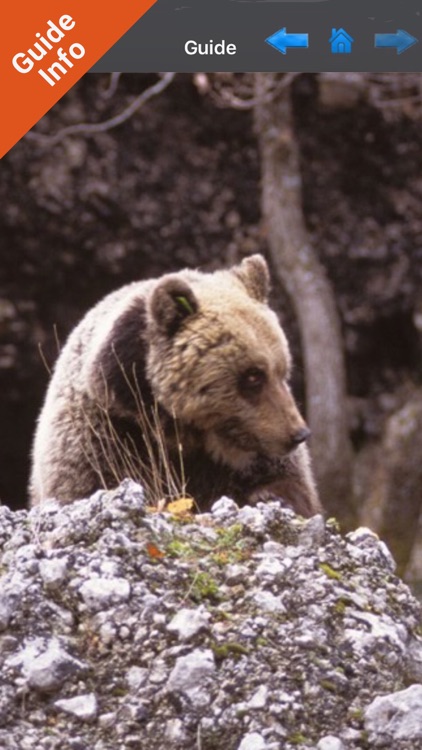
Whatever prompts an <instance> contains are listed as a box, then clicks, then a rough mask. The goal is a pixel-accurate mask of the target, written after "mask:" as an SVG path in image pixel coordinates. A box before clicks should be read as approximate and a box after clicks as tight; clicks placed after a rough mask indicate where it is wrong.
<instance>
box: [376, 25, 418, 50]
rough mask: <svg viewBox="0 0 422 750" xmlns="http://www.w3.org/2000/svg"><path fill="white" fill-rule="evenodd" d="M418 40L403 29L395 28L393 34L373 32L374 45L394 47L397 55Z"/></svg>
mask: <svg viewBox="0 0 422 750" xmlns="http://www.w3.org/2000/svg"><path fill="white" fill-rule="evenodd" d="M418 41H419V39H416V37H414V36H412V35H411V34H409V33H408V32H407V31H404V29H397V31H396V33H395V34H375V46H376V47H395V48H396V50H397V54H398V55H401V53H402V52H405V51H406V50H407V49H409V47H413V45H414V44H416V43H417V42H418Z"/></svg>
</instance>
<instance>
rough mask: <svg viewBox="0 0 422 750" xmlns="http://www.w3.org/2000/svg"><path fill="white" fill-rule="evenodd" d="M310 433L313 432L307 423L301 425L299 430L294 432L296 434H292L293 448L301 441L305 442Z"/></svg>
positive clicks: (291, 442)
mask: <svg viewBox="0 0 422 750" xmlns="http://www.w3.org/2000/svg"><path fill="white" fill-rule="evenodd" d="M310 434H311V431H310V429H309V427H306V425H305V426H304V427H301V428H300V429H299V430H297V431H296V432H295V433H294V435H292V437H291V438H290V444H291V450H293V449H294V448H296V447H297V446H298V445H300V444H301V443H304V442H305V440H307V439H308V437H309V436H310Z"/></svg>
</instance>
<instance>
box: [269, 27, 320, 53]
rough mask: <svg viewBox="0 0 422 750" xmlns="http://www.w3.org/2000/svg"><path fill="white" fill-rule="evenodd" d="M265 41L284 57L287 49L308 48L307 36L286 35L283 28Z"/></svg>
mask: <svg viewBox="0 0 422 750" xmlns="http://www.w3.org/2000/svg"><path fill="white" fill-rule="evenodd" d="M265 41H266V42H267V44H270V45H271V47H274V49H276V50H277V51H278V52H281V54H282V55H285V54H286V51H287V48H288V47H309V34H288V33H287V31H286V27H284V29H280V30H279V31H276V32H275V34H271V36H269V37H267V39H266V40H265Z"/></svg>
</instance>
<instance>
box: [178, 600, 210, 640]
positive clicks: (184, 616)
mask: <svg viewBox="0 0 422 750" xmlns="http://www.w3.org/2000/svg"><path fill="white" fill-rule="evenodd" d="M210 617H211V615H210V614H209V612H207V610H206V609H205V607H204V606H200V607H198V609H181V610H180V612H178V613H177V615H175V616H174V617H173V619H172V620H171V622H169V624H168V625H167V630H168V631H169V632H170V633H176V634H177V635H178V637H179V640H181V641H189V640H190V639H191V638H193V637H194V636H195V635H197V633H199V632H200V631H201V630H204V629H207V627H208V623H209V620H210Z"/></svg>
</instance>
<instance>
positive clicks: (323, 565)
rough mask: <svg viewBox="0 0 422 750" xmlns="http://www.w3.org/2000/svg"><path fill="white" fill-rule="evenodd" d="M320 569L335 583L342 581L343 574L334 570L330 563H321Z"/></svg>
mask: <svg viewBox="0 0 422 750" xmlns="http://www.w3.org/2000/svg"><path fill="white" fill-rule="evenodd" d="M319 567H320V569H321V570H322V572H323V573H325V575H326V576H327V577H328V578H332V579H333V580H335V581H341V579H342V575H341V573H339V572H338V570H334V568H332V567H331V565H328V563H320V564H319Z"/></svg>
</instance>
